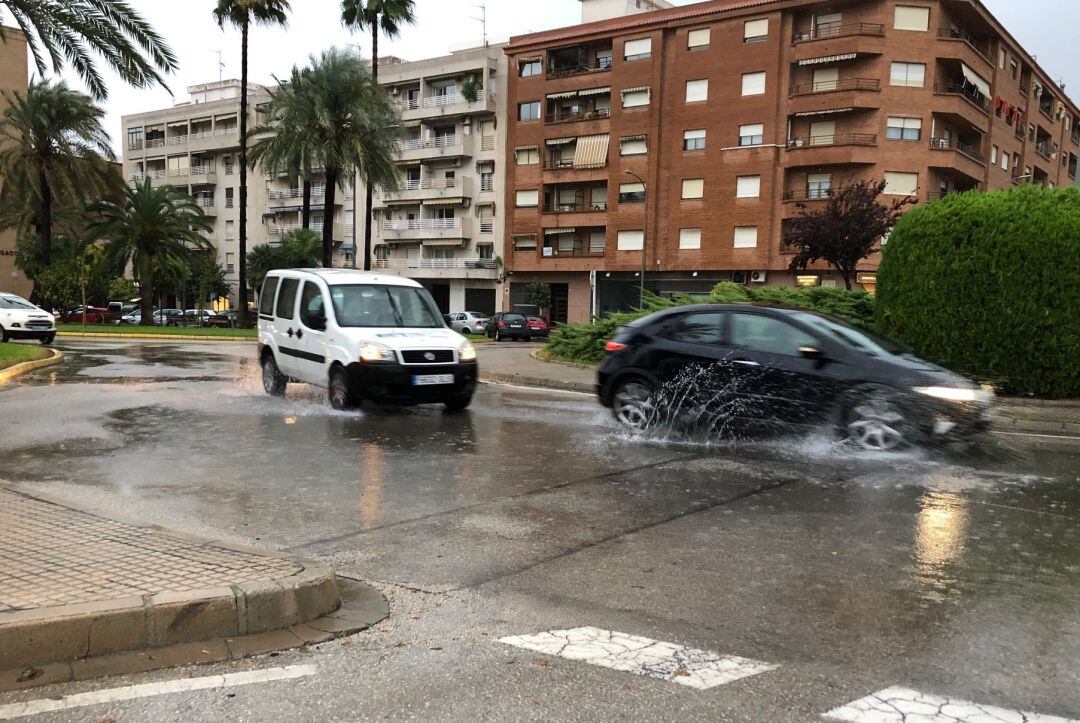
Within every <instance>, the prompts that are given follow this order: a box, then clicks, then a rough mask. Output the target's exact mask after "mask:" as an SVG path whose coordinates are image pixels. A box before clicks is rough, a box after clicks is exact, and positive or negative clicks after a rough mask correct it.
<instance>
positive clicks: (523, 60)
mask: <svg viewBox="0 0 1080 723" xmlns="http://www.w3.org/2000/svg"><path fill="white" fill-rule="evenodd" d="M543 59H544V56H542V55H535V56H531V57H528V58H518V62H519V63H534V62H536V61H538V60H543Z"/></svg>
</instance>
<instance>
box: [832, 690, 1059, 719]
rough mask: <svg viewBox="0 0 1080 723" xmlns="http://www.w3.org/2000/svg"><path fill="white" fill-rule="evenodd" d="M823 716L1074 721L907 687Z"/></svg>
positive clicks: (880, 693)
mask: <svg viewBox="0 0 1080 723" xmlns="http://www.w3.org/2000/svg"><path fill="white" fill-rule="evenodd" d="M825 717H826V718H832V719H834V720H842V721H848V722H849V723H901V722H902V721H915V720H917V721H919V723H1011V722H1012V721H1024V722H1025V723H1077V721H1075V720H1071V719H1069V718H1059V717H1057V716H1054V715H1042V714H1040V713H1027V712H1025V711H1019V710H1009V709H1007V708H998V707H996V706H992V705H980V704H978V703H970V702H968V701H966V700H954V699H952V698H946V697H944V696H939V695H927V694H925V693H920V692H919V691H917V690H909V689H907V688H886V689H885V690H880V691H878V692H877V693H874V694H873V695H868V696H866V697H865V698H860V699H859V700H856V701H853V702H851V703H848V704H847V705H845V706H842V707H840V708H837V709H836V710H831V711H829V712H828V713H826V714H825Z"/></svg>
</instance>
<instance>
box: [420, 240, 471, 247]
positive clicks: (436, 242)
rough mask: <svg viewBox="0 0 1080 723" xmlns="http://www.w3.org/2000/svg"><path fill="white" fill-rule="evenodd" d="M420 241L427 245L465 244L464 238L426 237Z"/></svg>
mask: <svg viewBox="0 0 1080 723" xmlns="http://www.w3.org/2000/svg"><path fill="white" fill-rule="evenodd" d="M420 243H422V244H424V245H425V246H464V245H465V239H463V238H426V239H424V240H423V241H421V242H420Z"/></svg>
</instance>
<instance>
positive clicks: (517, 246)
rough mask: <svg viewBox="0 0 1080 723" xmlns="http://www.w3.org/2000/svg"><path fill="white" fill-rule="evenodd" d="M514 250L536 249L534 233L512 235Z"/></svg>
mask: <svg viewBox="0 0 1080 723" xmlns="http://www.w3.org/2000/svg"><path fill="white" fill-rule="evenodd" d="M514 251H536V234H525V235H522V236H514Z"/></svg>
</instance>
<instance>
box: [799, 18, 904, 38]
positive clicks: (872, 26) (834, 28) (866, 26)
mask: <svg viewBox="0 0 1080 723" xmlns="http://www.w3.org/2000/svg"><path fill="white" fill-rule="evenodd" d="M863 35H865V36H867V37H875V38H876V37H885V26H884V25H882V24H880V23H843V22H840V23H822V24H820V25H818V26H816V27H814V28H812V29H810V30H809V31H807V32H801V33H800V32H796V33H795V34H794V36H793V37H792V39H791V41H792V42H793V43H808V42H811V41H813V40H828V39H830V38H850V37H854V36H863Z"/></svg>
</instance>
